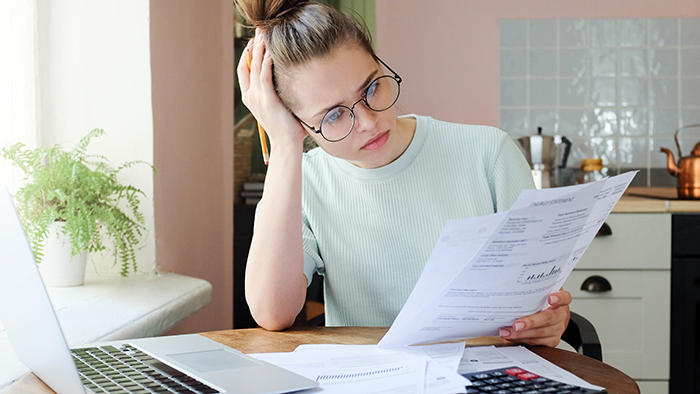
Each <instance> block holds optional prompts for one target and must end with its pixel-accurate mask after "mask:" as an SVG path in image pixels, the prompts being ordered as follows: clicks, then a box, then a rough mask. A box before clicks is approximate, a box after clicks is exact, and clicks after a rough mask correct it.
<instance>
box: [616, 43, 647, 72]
mask: <svg viewBox="0 0 700 394" xmlns="http://www.w3.org/2000/svg"><path fill="white" fill-rule="evenodd" d="M646 75H647V50H646V49H627V48H623V49H620V76H623V77H645V76H646Z"/></svg>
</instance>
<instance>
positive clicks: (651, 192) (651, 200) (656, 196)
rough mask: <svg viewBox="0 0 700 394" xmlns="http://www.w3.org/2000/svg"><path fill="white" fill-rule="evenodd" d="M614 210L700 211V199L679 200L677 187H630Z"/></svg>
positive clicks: (624, 211)
mask: <svg viewBox="0 0 700 394" xmlns="http://www.w3.org/2000/svg"><path fill="white" fill-rule="evenodd" d="M613 212H617V213H630V212H639V213H643V212H649V213H651V212H668V213H680V212H700V200H679V199H678V193H677V191H676V189H675V188H666V187H630V188H628V189H627V191H626V192H625V194H624V195H623V196H622V198H621V199H620V201H619V202H618V203H617V205H615V208H613Z"/></svg>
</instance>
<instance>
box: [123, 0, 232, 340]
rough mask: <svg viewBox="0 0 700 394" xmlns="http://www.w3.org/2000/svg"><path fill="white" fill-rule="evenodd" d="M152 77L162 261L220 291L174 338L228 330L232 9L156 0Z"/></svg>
mask: <svg viewBox="0 0 700 394" xmlns="http://www.w3.org/2000/svg"><path fill="white" fill-rule="evenodd" d="M151 70H152V81H153V122H154V162H155V167H156V168H157V170H158V174H157V175H155V178H154V188H155V193H154V194H155V198H154V204H155V221H156V260H157V261H156V262H157V265H158V268H159V269H160V270H161V271H162V272H175V273H178V274H183V275H188V276H194V277H198V278H203V279H206V280H207V281H209V282H210V283H211V284H212V286H213V288H214V292H213V295H212V302H211V303H210V304H209V305H208V306H207V307H206V308H205V309H204V310H202V311H200V312H199V313H197V314H196V315H195V316H193V317H191V318H190V319H188V320H186V321H185V322H183V323H182V324H180V325H179V326H178V327H176V328H175V329H174V330H172V331H171V332H170V334H173V333H185V332H198V331H208V330H217V329H226V328H231V327H232V326H233V134H232V130H233V72H234V65H233V4H232V2H231V1H230V0H218V1H206V2H201V1H198V0H187V1H169V0H152V1H151ZM125 116H128V114H125Z"/></svg>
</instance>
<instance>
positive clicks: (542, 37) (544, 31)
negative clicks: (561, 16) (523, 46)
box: [529, 19, 557, 47]
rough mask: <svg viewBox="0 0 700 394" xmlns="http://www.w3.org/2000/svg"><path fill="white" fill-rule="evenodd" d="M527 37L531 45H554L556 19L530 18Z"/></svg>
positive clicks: (555, 44)
mask: <svg viewBox="0 0 700 394" xmlns="http://www.w3.org/2000/svg"><path fill="white" fill-rule="evenodd" d="M529 39H530V46H531V47H556V46H557V20H556V19H530V35H529Z"/></svg>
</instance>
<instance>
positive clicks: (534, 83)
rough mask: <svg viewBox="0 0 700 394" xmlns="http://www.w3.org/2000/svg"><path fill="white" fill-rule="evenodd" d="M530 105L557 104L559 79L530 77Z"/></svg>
mask: <svg viewBox="0 0 700 394" xmlns="http://www.w3.org/2000/svg"><path fill="white" fill-rule="evenodd" d="M529 91H530V101H529V103H530V105H531V106H538V107H541V106H552V107H553V106H555V105H556V104H557V80H556V78H532V79H530V90H529Z"/></svg>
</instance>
